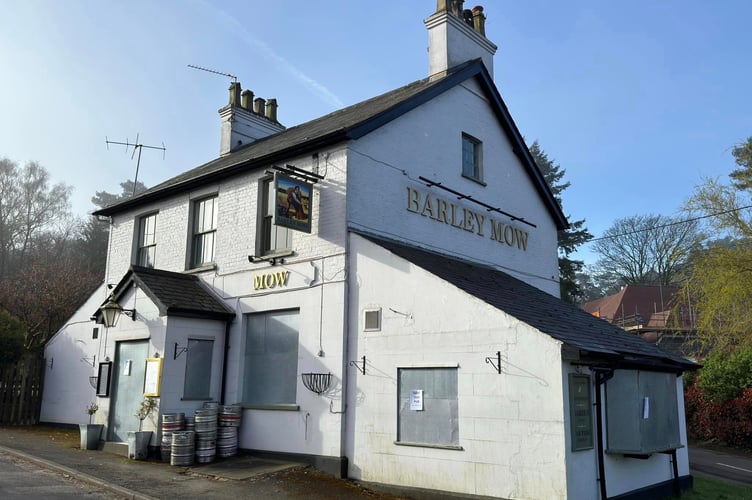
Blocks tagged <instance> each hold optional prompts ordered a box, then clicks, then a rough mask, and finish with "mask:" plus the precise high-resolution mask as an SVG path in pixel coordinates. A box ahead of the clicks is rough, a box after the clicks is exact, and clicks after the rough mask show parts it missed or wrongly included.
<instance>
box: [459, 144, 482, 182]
mask: <svg viewBox="0 0 752 500" xmlns="http://www.w3.org/2000/svg"><path fill="white" fill-rule="evenodd" d="M462 176H463V177H467V178H468V179H472V180H474V181H477V182H480V183H483V143H482V142H481V141H479V140H478V139H476V138H475V137H473V136H471V135H469V134H465V133H463V134H462Z"/></svg>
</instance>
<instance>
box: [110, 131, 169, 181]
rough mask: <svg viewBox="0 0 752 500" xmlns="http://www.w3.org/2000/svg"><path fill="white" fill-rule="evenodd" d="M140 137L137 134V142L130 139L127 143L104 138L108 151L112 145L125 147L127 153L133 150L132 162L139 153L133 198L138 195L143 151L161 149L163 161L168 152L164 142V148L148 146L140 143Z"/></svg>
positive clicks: (126, 140)
mask: <svg viewBox="0 0 752 500" xmlns="http://www.w3.org/2000/svg"><path fill="white" fill-rule="evenodd" d="M138 135H139V134H136V141H135V142H131V141H130V140H129V139H125V142H120V141H111V140H109V139H108V138H107V136H105V137H104V142H105V143H106V144H107V149H108V150H109V149H110V144H117V145H119V146H125V152H126V153H127V152H128V148H130V147H132V148H133V153H131V160H132V159H133V157H134V156H135V155H136V151H138V159H137V160H136V177H135V179H133V192H132V193H131V196H135V194H136V186H137V185H138V169H139V167H140V166H141V150H142V149H144V148H146V149H159V150H161V151H162V159H163V160H164V159H165V152H166V151H167V148H166V147H165V145H164V142H163V143H162V146H161V147H160V146H147V145H146V144H141V143H140V142H138Z"/></svg>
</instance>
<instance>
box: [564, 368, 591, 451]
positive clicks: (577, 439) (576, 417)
mask: <svg viewBox="0 0 752 500" xmlns="http://www.w3.org/2000/svg"><path fill="white" fill-rule="evenodd" d="M569 428H570V433H571V435H572V436H571V437H572V451H581V450H590V449H592V448H593V404H592V402H591V399H590V377H589V376H587V375H579V374H576V373H570V374H569Z"/></svg>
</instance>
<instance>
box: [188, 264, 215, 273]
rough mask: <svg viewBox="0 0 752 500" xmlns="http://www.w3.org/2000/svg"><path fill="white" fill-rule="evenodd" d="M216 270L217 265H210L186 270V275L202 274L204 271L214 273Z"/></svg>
mask: <svg viewBox="0 0 752 500" xmlns="http://www.w3.org/2000/svg"><path fill="white" fill-rule="evenodd" d="M216 269H217V265H216V264H214V263H211V264H205V265H203V266H199V267H192V268H190V269H186V270H185V272H186V274H193V273H203V272H205V271H214V270H216Z"/></svg>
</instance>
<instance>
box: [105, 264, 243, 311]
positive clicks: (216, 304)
mask: <svg viewBox="0 0 752 500" xmlns="http://www.w3.org/2000/svg"><path fill="white" fill-rule="evenodd" d="M132 285H135V286H137V287H138V288H139V289H140V290H142V291H143V292H144V293H146V295H147V296H148V297H149V298H150V299H151V301H152V302H154V304H155V305H156V306H157V308H158V309H159V314H160V316H183V317H189V318H206V319H217V320H224V321H229V320H231V319H233V318H234V317H235V312H234V311H233V310H232V309H230V308H229V307H227V306H226V305H225V304H224V303H223V302H222V301H221V300H219V299H218V298H217V297H215V296H214V295H213V294H212V293H211V292H210V291H209V290H208V289H207V288H206V286H205V285H204V284H203V283H202V282H201V280H200V279H199V278H198V277H197V276H195V275H192V274H183V273H174V272H170V271H163V270H160V269H150V268H147V267H140V266H131V268H130V269H129V270H128V272H127V273H126V274H125V276H123V278H122V279H121V280H120V283H118V284H117V286H116V287H115V288H114V290H113V292H112V294H113V296H114V298H115V300H116V301H117V299H118V298H119V297H120V296H121V295H122V294H123V293H125V291H126V290H128V289H129V288H130V286H132ZM96 314H100V313H99V311H98V310H97V313H96Z"/></svg>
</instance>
